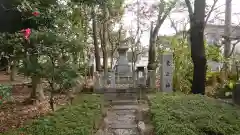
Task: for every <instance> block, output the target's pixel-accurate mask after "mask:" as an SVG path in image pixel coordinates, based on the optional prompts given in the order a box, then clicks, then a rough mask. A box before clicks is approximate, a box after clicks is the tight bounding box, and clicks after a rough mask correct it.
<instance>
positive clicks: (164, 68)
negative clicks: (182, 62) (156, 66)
mask: <svg viewBox="0 0 240 135" xmlns="http://www.w3.org/2000/svg"><path fill="white" fill-rule="evenodd" d="M160 62H161V72H160V74H161V78H160V90H161V91H162V92H172V91H173V83H172V81H173V55H172V53H163V54H161V58H160Z"/></svg>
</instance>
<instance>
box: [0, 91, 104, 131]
mask: <svg viewBox="0 0 240 135" xmlns="http://www.w3.org/2000/svg"><path fill="white" fill-rule="evenodd" d="M80 97H81V99H79V100H78V101H75V102H77V103H76V105H73V106H69V107H67V108H62V109H59V110H58V111H56V112H54V114H53V115H50V116H45V117H42V118H40V119H38V120H36V121H34V122H33V123H32V124H31V125H29V126H27V127H24V128H21V129H18V130H17V131H12V132H9V133H5V134H1V133H0V134H1V135H91V132H92V131H93V125H94V123H95V120H97V119H99V118H100V117H101V102H102V98H101V96H99V95H94V94H93V95H82V96H80Z"/></svg>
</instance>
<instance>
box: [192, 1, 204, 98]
mask: <svg viewBox="0 0 240 135" xmlns="http://www.w3.org/2000/svg"><path fill="white" fill-rule="evenodd" d="M205 6H206V3H205V0H195V3H194V14H192V15H190V20H191V24H190V25H191V26H190V41H191V57H192V61H193V65H194V71H193V82H192V93H193V94H203V95H204V94H205V82H206V70H207V67H206V61H207V60H206V55H205V46H204V21H205V20H204V19H205Z"/></svg>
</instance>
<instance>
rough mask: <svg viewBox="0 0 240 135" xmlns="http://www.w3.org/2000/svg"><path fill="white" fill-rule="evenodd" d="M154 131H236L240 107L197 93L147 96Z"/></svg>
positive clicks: (211, 134)
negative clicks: (148, 97)
mask: <svg viewBox="0 0 240 135" xmlns="http://www.w3.org/2000/svg"><path fill="white" fill-rule="evenodd" d="M150 103H151V107H150V108H151V113H152V122H153V124H154V126H155V130H156V135H239V134H240V108H239V107H235V106H233V105H230V104H227V103H223V102H222V101H218V100H215V99H212V98H208V97H205V96H199V95H187V96H186V95H182V94H173V95H172V94H160V93H159V94H156V95H152V96H150Z"/></svg>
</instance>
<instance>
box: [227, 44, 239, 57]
mask: <svg viewBox="0 0 240 135" xmlns="http://www.w3.org/2000/svg"><path fill="white" fill-rule="evenodd" d="M238 43H240V39H239V40H238V41H236V42H235V43H234V44H232V50H231V52H230V54H229V55H228V58H229V57H231V56H232V54H233V52H234V50H235V48H236V45H237V44H238Z"/></svg>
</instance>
